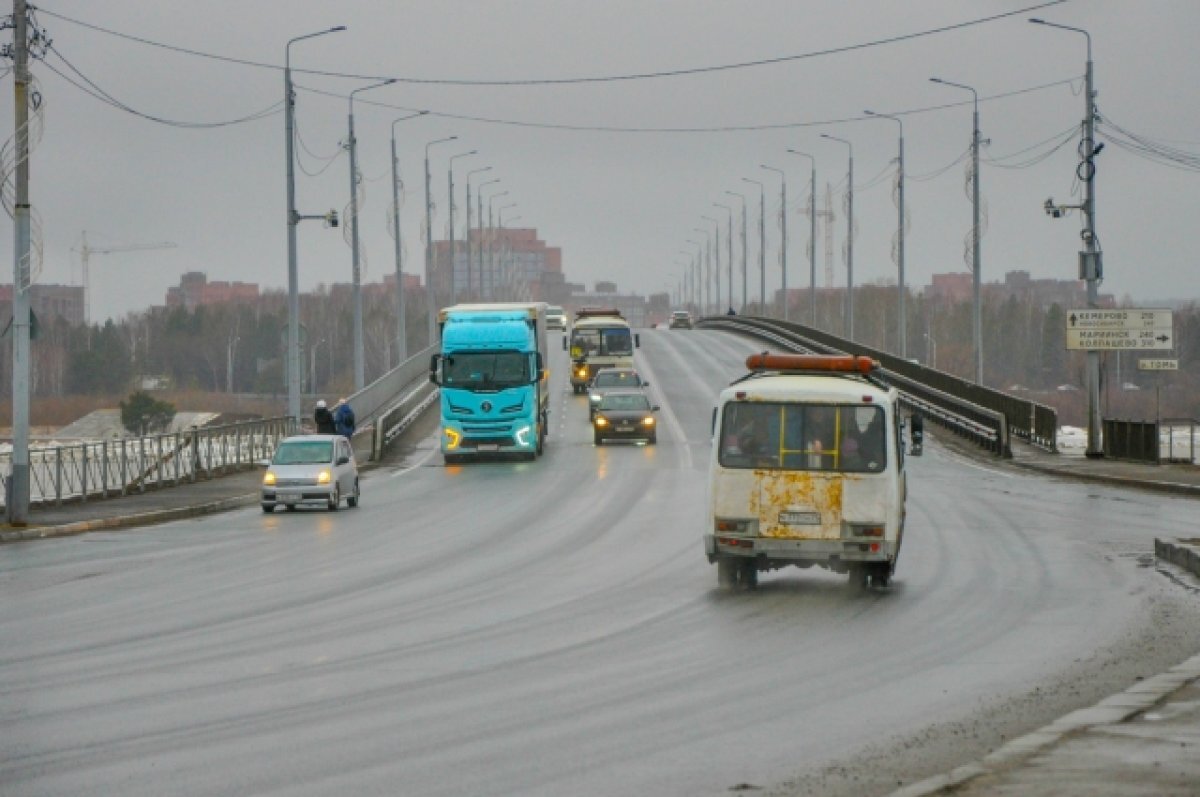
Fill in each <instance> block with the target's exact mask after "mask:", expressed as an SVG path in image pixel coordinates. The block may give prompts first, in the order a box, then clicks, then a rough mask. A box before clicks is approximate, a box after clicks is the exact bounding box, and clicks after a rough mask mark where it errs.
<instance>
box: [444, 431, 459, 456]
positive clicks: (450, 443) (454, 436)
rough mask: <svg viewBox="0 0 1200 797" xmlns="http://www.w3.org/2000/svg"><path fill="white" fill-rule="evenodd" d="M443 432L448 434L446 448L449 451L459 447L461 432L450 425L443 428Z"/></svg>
mask: <svg viewBox="0 0 1200 797" xmlns="http://www.w3.org/2000/svg"><path fill="white" fill-rule="evenodd" d="M442 434H444V435H445V436H446V450H447V451H453V450H454V449H456V448H458V443H459V441H460V440H462V435H461V434H459V433H458V432H456V431H455V430H453V429H451V428H450V427H448V426H447V427H446V428H444V429H442Z"/></svg>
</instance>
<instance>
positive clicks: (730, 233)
mask: <svg viewBox="0 0 1200 797" xmlns="http://www.w3.org/2000/svg"><path fill="white" fill-rule="evenodd" d="M713 204H714V205H716V206H717V207H719V208H725V210H727V211H729V224H728V227H727V228H726V235H725V241H726V244H727V245H728V248H729V260H728V261H727V265H728V266H729V309H730V310H732V309H733V208H732V207H731V206H729V205H722V204H721V203H720V202H714V203H713ZM720 282H721V276H720V275H719V274H718V275H717V284H720ZM720 309H721V308H720V307H718V308H717V311H718V312H720Z"/></svg>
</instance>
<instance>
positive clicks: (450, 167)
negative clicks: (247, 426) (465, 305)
mask: <svg viewBox="0 0 1200 797" xmlns="http://www.w3.org/2000/svg"><path fill="white" fill-rule="evenodd" d="M476 152H477V150H471V151H470V152H460V153H459V154H457V155H451V156H450V157H449V159H447V161H446V183H447V185H448V186H449V188H448V189H447V192H446V196H447V197H449V198H448V199H447V200H446V202H447V204H448V205H449V206H450V209H449V211H448V212H449V214H450V217H449V221H450V231H449V237H450V273H449V275H448V276H449V279H450V304H455V303H456V302H458V285H457V281H456V280H455V279H454V272H455V270H456V268H457V266H458V263H457V262H456V261H457V258H456V254H457V252H456V250H455V240H454V161H455V160H457V159H458V158H465V157H467V156H469V155H474V154H476Z"/></svg>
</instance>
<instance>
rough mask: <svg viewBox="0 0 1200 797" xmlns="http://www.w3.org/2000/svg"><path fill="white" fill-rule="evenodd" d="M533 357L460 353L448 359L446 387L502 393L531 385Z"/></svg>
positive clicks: (444, 371) (514, 354)
mask: <svg viewBox="0 0 1200 797" xmlns="http://www.w3.org/2000/svg"><path fill="white" fill-rule="evenodd" d="M529 381H530V379H529V357H528V356H527V355H525V354H522V353H520V352H516V351H487V352H456V353H455V354H451V355H448V356H447V357H446V359H445V368H444V369H443V373H442V384H443V385H445V386H446V387H457V388H464V389H468V390H479V389H483V390H498V389H500V388H506V387H519V386H521V385H527V384H529Z"/></svg>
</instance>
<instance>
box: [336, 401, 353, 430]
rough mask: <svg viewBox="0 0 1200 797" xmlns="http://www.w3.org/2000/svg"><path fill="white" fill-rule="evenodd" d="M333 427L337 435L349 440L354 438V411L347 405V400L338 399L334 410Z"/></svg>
mask: <svg viewBox="0 0 1200 797" xmlns="http://www.w3.org/2000/svg"><path fill="white" fill-rule="evenodd" d="M333 426H334V431H335V432H336V433H337V434H340V435H342V436H343V437H345V438H347V439H349V438H351V437H353V436H354V410H352V409H350V405H349V404H347V403H346V399H344V398H343V399H338V403H337V406H336V407H334V408H333Z"/></svg>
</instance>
